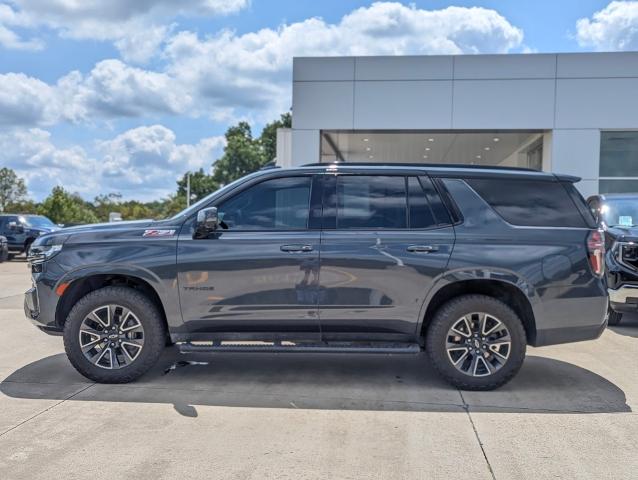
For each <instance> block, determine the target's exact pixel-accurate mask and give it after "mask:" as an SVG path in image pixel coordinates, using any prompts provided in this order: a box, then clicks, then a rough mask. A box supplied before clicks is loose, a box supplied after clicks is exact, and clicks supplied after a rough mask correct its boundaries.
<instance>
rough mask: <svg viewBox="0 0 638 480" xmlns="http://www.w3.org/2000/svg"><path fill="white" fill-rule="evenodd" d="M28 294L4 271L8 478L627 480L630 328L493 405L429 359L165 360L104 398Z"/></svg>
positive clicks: (532, 362) (545, 360) (538, 364)
mask: <svg viewBox="0 0 638 480" xmlns="http://www.w3.org/2000/svg"><path fill="white" fill-rule="evenodd" d="M28 286H29V276H28V272H27V269H26V264H25V263H24V262H10V263H3V264H0V339H2V340H3V341H2V342H1V343H0V344H1V345H2V348H1V349H0V478H1V479H3V480H4V479H7V480H13V479H39V478H42V479H44V478H47V479H49V478H52V477H56V476H57V477H61V478H93V479H102V478H105V479H106V478H109V479H111V478H114V477H116V478H117V477H118V476H128V477H130V478H142V479H145V478H148V479H155V478H179V479H180V480H182V479H191V478H193V479H195V478H203V477H208V478H220V479H221V478H224V479H226V478H240V479H267V478H285V479H287V478H289V479H306V478H308V479H310V478H313V479H314V478H330V479H355V478H356V479H359V478H374V479H393V478H397V479H399V478H400V479H412V478H417V479H425V478H427V479H434V478H451V477H453V476H457V477H460V478H472V479H494V478H496V479H513V478H533V479H544V478H570V479H571V478H612V479H613V478H619V479H621V478H623V479H624V478H635V477H636V475H637V474H636V472H637V471H638V459H637V458H636V455H635V452H636V451H638V416H637V415H636V414H635V413H634V412H635V411H636V410H637V409H638V375H637V374H636V368H635V363H636V358H637V357H638V320H630V321H628V322H627V323H626V325H624V326H622V327H618V328H615V329H613V330H608V331H606V332H605V334H604V335H603V337H602V338H601V339H599V340H597V341H594V342H584V343H580V344H572V345H562V346H555V347H545V348H542V349H530V350H529V352H528V358H527V360H526V363H525V365H524V367H523V369H522V370H521V373H520V374H519V376H518V377H517V378H516V379H515V380H514V381H513V382H511V383H510V384H508V385H507V386H505V387H504V388H502V389H500V390H498V391H496V392H485V393H476V392H475V393H471V392H459V391H458V390H456V389H454V388H451V387H449V386H448V385H447V384H445V383H444V382H442V381H441V380H439V379H438V378H437V377H436V375H435V374H434V373H433V371H432V369H431V368H430V366H429V365H428V363H427V360H426V359H425V357H424V356H372V355H356V356H344V355H285V354H280V355H273V354H261V355H257V354H254V355H253V354H217V355H215V356H199V357H198V356H189V357H184V356H179V355H178V354H177V353H176V352H175V351H174V350H173V349H168V350H167V351H166V353H165V355H164V356H163V358H162V360H161V362H160V364H159V365H158V366H157V367H156V368H155V369H153V371H152V372H150V373H149V374H147V375H145V376H144V377H143V378H142V379H141V380H139V381H138V382H136V383H133V384H128V385H119V386H112V385H97V384H93V383H92V382H89V381H87V380H86V379H85V378H83V377H82V376H80V375H79V374H78V373H76V372H75V370H73V368H72V367H71V366H70V364H69V363H68V362H67V360H66V357H65V356H64V354H63V347H62V341H61V339H60V338H59V337H50V336H47V335H45V334H43V333H41V332H39V331H37V330H36V329H35V328H34V327H33V326H31V325H30V324H29V323H28V322H27V321H26V320H25V319H24V314H23V312H22V298H21V292H23V291H24V290H26V288H28ZM183 360H191V361H195V362H199V363H193V364H186V365H180V364H178V365H176V362H179V361H183ZM172 365H173V366H175V365H176V366H175V368H174V369H170V367H171V366H172Z"/></svg>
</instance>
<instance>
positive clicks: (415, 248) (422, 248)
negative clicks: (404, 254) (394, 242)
mask: <svg viewBox="0 0 638 480" xmlns="http://www.w3.org/2000/svg"><path fill="white" fill-rule="evenodd" d="M438 249H439V247H434V246H432V245H410V246H409V247H408V248H407V251H408V252H412V253H430V252H436V251H437V250H438Z"/></svg>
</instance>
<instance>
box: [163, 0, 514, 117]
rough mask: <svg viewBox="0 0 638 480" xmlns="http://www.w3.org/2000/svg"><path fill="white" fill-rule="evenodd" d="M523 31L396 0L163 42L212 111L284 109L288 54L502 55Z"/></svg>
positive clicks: (494, 16) (490, 13) (180, 76)
mask: <svg viewBox="0 0 638 480" xmlns="http://www.w3.org/2000/svg"><path fill="white" fill-rule="evenodd" d="M522 41H523V33H522V31H521V30H520V29H518V28H516V27H515V26H513V25H511V24H510V23H509V22H508V21H507V19H505V18H504V17H503V16H501V15H500V14H499V13H498V12H496V11H494V10H490V9H485V8H465V7H448V8H445V9H442V10H424V9H419V8H416V7H414V6H406V5H403V4H400V3H396V2H378V3H374V4H372V5H371V6H369V7H362V8H358V9H356V10H354V11H352V12H351V13H349V14H347V15H345V16H344V17H343V18H342V19H341V20H340V22H338V23H336V24H330V23H327V22H325V21H324V20H322V19H321V18H310V19H307V20H304V21H302V22H297V23H292V24H288V25H282V26H280V27H279V28H277V29H270V28H265V29H262V30H259V31H257V32H251V33H246V34H243V35H237V34H235V33H234V32H231V31H222V32H220V33H218V34H217V35H215V36H209V37H205V38H200V37H199V36H197V35H196V34H195V33H193V32H188V31H182V32H179V33H177V34H175V35H174V36H172V37H171V38H170V39H169V40H167V46H166V48H165V51H164V55H165V57H166V59H167V61H168V62H169V64H168V67H167V70H166V71H167V73H169V74H170V75H171V76H172V77H174V78H176V79H177V80H179V82H180V83H181V84H183V85H184V86H185V88H187V89H189V91H191V92H193V94H194V95H198V96H199V97H200V98H201V99H202V101H200V102H199V105H206V106H207V107H212V108H214V109H223V108H226V109H227V108H235V107H244V108H248V109H252V110H255V109H262V110H267V112H264V113H265V118H268V117H269V116H272V115H273V114H275V113H277V112H279V111H283V110H286V109H287V107H288V106H289V101H290V93H289V92H290V69H291V64H292V57H293V56H306V55H307V56H314V55H329V56H334V55H402V54H403V55H404V54H459V53H482V52H491V53H504V52H508V51H511V50H513V49H517V48H521V47H522Z"/></svg>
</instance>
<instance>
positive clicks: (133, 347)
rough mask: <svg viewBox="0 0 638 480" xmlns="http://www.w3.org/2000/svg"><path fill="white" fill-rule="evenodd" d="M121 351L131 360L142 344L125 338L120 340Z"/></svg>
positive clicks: (140, 349)
mask: <svg viewBox="0 0 638 480" xmlns="http://www.w3.org/2000/svg"><path fill="white" fill-rule="evenodd" d="M122 351H123V352H124V354H125V355H126V356H127V357H128V358H129V359H130V360H131V361H133V360H135V359H136V358H137V356H138V355H139V353H140V352H141V351H142V345H140V344H139V343H137V342H133V341H130V340H126V341H124V342H122Z"/></svg>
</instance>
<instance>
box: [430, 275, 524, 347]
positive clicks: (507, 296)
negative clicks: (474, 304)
mask: <svg viewBox="0 0 638 480" xmlns="http://www.w3.org/2000/svg"><path fill="white" fill-rule="evenodd" d="M470 294H479V295H486V296H489V297H493V298H496V299H498V300H500V301H502V302H503V303H505V304H506V305H508V306H509V307H510V308H512V309H513V310H514V311H515V312H516V314H517V315H518V317H519V318H520V319H521V321H522V322H523V328H524V329H525V335H526V337H527V343H529V344H532V345H533V344H534V343H535V342H536V317H535V314H534V309H533V307H532V302H531V301H530V298H529V297H528V295H527V294H526V293H525V292H524V291H523V290H522V289H521V288H520V287H519V286H518V285H517V284H515V283H512V282H508V281H506V280H502V279H491V278H470V279H465V280H457V281H452V282H449V283H447V284H445V285H443V286H442V287H441V288H439V289H438V290H437V291H436V292H435V293H434V294H433V295H432V296H431V298H430V300H429V301H428V302H427V307H426V308H425V313H424V314H423V316H422V322H421V326H420V329H419V335H420V336H421V338H425V335H426V333H427V328H428V326H429V324H430V322H431V320H432V318H433V317H434V315H435V314H436V312H437V311H438V310H439V308H440V307H441V306H442V305H443V304H445V303H446V302H448V301H449V300H451V299H453V298H455V297H459V296H461V295H470Z"/></svg>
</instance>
